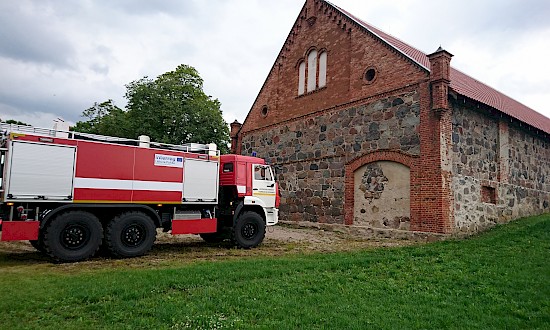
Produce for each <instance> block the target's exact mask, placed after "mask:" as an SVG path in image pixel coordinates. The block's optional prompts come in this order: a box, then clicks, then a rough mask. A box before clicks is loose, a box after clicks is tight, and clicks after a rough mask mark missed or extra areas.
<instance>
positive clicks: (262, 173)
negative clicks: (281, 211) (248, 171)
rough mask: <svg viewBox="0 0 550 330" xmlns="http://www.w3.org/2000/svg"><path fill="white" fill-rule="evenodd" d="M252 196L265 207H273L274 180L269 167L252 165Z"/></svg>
mask: <svg viewBox="0 0 550 330" xmlns="http://www.w3.org/2000/svg"><path fill="white" fill-rule="evenodd" d="M252 178H253V179H252V196H254V197H258V198H260V199H261V200H262V201H263V202H264V203H265V206H266V207H268V208H270V207H275V193H276V191H275V178H274V176H273V173H272V172H271V166H269V165H252Z"/></svg>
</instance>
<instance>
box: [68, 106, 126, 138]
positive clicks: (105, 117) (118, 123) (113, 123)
mask: <svg viewBox="0 0 550 330" xmlns="http://www.w3.org/2000/svg"><path fill="white" fill-rule="evenodd" d="M82 117H84V118H87V120H85V121H79V122H77V123H76V125H75V126H74V130H75V131H78V132H84V133H93V134H101V135H112V136H119V137H126V138H135V136H133V132H132V131H131V130H130V124H129V121H128V115H127V113H126V112H125V111H124V110H122V109H121V108H119V107H117V106H116V105H115V104H114V103H113V100H107V101H105V102H102V103H97V102H96V103H94V105H93V106H91V107H90V108H88V109H86V110H84V111H83V112H82Z"/></svg>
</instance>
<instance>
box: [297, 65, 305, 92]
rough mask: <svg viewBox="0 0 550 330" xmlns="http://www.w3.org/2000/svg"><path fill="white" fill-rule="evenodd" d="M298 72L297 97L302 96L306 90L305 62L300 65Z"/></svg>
mask: <svg viewBox="0 0 550 330" xmlns="http://www.w3.org/2000/svg"><path fill="white" fill-rule="evenodd" d="M298 71H299V76H298V95H303V94H304V92H305V89H306V62H304V61H302V62H301V63H300V66H299V68H298Z"/></svg>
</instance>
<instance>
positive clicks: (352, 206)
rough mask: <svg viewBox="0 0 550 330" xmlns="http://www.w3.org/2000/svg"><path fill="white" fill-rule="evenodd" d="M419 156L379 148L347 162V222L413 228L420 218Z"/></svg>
mask: <svg viewBox="0 0 550 330" xmlns="http://www.w3.org/2000/svg"><path fill="white" fill-rule="evenodd" d="M416 159H417V158H416V157H413V156H410V155H406V154H404V153H401V152H398V151H379V152H373V153H369V154H366V155H363V156H361V157H358V158H356V159H354V160H352V161H351V162H349V163H348V164H347V165H346V184H345V205H344V213H345V222H346V224H347V225H359V226H369V227H376V228H387V229H400V230H409V228H410V225H411V222H414V221H417V219H418V217H417V207H414V205H418V203H417V202H418V199H417V196H418V194H417V192H416V190H415V189H417V187H418V185H417V182H416V179H415V178H416V177H417V176H418V175H417V165H416V163H417V162H416Z"/></svg>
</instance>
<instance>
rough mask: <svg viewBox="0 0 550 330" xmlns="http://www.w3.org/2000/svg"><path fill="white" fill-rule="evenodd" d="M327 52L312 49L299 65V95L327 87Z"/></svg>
mask: <svg viewBox="0 0 550 330" xmlns="http://www.w3.org/2000/svg"><path fill="white" fill-rule="evenodd" d="M327 57H328V56H327V51H326V50H321V51H320V52H318V51H317V50H316V49H311V50H310V51H309V52H308V53H307V56H306V58H305V59H301V60H300V62H299V64H298V95H304V94H305V93H306V92H307V93H310V92H313V91H315V90H317V89H320V88H323V87H325V86H326V85H327Z"/></svg>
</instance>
